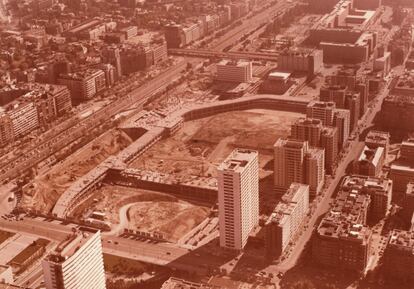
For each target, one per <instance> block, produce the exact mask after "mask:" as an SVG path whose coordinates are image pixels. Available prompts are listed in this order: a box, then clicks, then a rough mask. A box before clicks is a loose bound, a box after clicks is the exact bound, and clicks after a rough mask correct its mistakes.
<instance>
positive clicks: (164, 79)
mask: <svg viewBox="0 0 414 289" xmlns="http://www.w3.org/2000/svg"><path fill="white" fill-rule="evenodd" d="M290 5H292V3H287V2H285V1H279V2H278V3H276V4H275V5H273V6H271V7H269V8H268V9H265V10H264V11H262V12H259V13H258V14H256V15H254V16H252V17H251V18H247V19H244V21H243V22H242V24H241V25H240V26H237V27H236V28H234V29H232V30H230V31H228V32H227V33H225V34H224V35H223V36H221V37H219V38H217V39H215V41H214V42H213V43H212V44H211V46H210V48H211V49H212V50H216V51H221V50H223V49H224V48H226V47H227V46H229V45H231V44H233V43H235V42H236V41H238V40H239V39H240V38H241V37H242V36H243V35H244V34H245V33H248V32H250V31H253V30H254V29H256V28H257V27H259V26H260V25H263V24H266V23H268V22H269V21H270V20H271V19H272V18H273V17H274V16H275V15H276V14H277V13H278V12H279V11H281V10H283V9H286V8H287V7H289V6H290ZM189 61H190V60H182V61H180V62H179V63H178V64H176V65H174V66H172V67H170V68H168V69H167V70H165V71H164V72H162V73H161V74H160V75H158V76H157V77H155V78H154V79H152V80H150V81H148V82H146V83H145V84H144V85H142V86H139V87H137V88H135V89H133V90H132V91H131V92H130V93H129V94H128V95H125V96H124V97H122V98H121V99H117V100H115V101H114V102H112V103H111V104H109V105H107V106H105V107H104V108H102V109H100V110H99V111H97V112H95V113H93V114H91V115H90V116H88V117H86V118H85V119H82V120H81V121H79V122H78V121H71V120H67V121H66V125H67V129H66V127H65V129H63V130H62V131H61V132H60V133H58V134H57V135H54V136H52V137H50V138H46V139H44V141H43V142H41V143H38V144H37V145H36V147H32V148H31V149H30V150H28V151H25V153H24V154H22V155H20V156H19V157H17V158H15V159H14V160H13V161H10V162H8V163H6V164H5V165H3V166H2V167H0V182H3V181H5V180H12V179H14V178H16V177H18V176H19V175H21V174H22V173H23V172H25V171H27V170H28V169H31V168H32V167H34V166H35V165H37V164H38V163H39V162H41V161H43V160H45V159H47V158H48V157H49V156H51V155H53V154H54V153H56V152H58V151H60V150H61V149H62V148H64V147H66V146H67V145H69V144H70V143H72V142H74V141H76V140H77V139H79V138H80V137H82V136H85V135H88V133H90V132H91V131H92V130H93V129H94V128H96V127H98V126H99V125H101V124H103V123H105V122H108V121H110V120H111V117H113V116H114V115H116V114H118V113H119V112H121V111H123V110H126V109H128V108H130V107H131V106H132V105H134V106H138V105H140V104H142V103H144V102H145V101H146V99H147V98H148V97H150V96H151V95H153V94H155V93H156V92H158V91H161V90H163V89H165V88H166V87H167V86H168V84H170V83H172V82H173V81H174V80H175V79H176V78H177V77H179V75H180V73H181V72H182V71H184V70H185V69H186V67H187V63H188V62H189ZM190 62H191V63H192V64H193V65H196V64H199V63H201V62H202V60H194V59H192V60H191V61H190Z"/></svg>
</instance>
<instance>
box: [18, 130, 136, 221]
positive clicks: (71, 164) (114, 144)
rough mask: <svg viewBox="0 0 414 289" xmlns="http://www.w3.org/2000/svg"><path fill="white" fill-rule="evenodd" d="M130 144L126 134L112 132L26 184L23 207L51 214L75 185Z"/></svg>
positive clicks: (118, 131) (117, 131) (116, 131)
mask: <svg viewBox="0 0 414 289" xmlns="http://www.w3.org/2000/svg"><path fill="white" fill-rule="evenodd" d="M131 142H132V140H131V139H130V138H129V137H128V135H127V134H125V133H124V132H123V131H121V130H109V131H108V132H106V133H104V134H103V135H101V136H99V137H98V138H96V139H95V140H94V141H92V142H90V143H89V144H88V145H86V146H85V147H83V148H82V149H80V150H78V151H77V152H76V153H74V154H73V155H71V156H70V157H68V158H67V159H65V160H64V161H62V162H60V163H58V164H56V165H55V166H53V167H52V168H51V169H50V170H48V171H46V172H45V173H43V174H42V175H39V176H37V177H36V178H35V179H34V180H33V182H31V183H29V184H27V185H26V186H25V188H24V190H23V198H22V201H21V205H22V207H23V208H27V209H34V210H38V211H41V212H44V213H47V212H49V211H50V210H51V209H52V208H53V206H54V205H55V203H56V201H57V200H58V198H59V197H60V196H61V195H62V194H63V192H64V191H65V190H66V189H67V188H69V186H70V185H71V184H72V183H73V182H75V181H76V180H77V179H78V178H79V177H81V176H83V175H85V174H86V173H87V172H89V171H90V170H92V169H93V168H94V167H96V166H97V165H98V164H99V163H101V162H102V161H103V160H105V159H106V158H107V157H108V156H110V155H114V154H117V153H118V152H119V151H121V150H122V149H124V148H125V147H127V146H128V145H129V144H131Z"/></svg>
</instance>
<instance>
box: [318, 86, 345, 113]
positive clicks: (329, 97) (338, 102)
mask: <svg viewBox="0 0 414 289" xmlns="http://www.w3.org/2000/svg"><path fill="white" fill-rule="evenodd" d="M347 91H348V89H347V87H346V86H339V85H326V84H325V85H324V86H322V87H321V90H320V94H319V100H321V101H325V102H330V101H332V102H335V106H336V107H337V108H345V95H346V93H347Z"/></svg>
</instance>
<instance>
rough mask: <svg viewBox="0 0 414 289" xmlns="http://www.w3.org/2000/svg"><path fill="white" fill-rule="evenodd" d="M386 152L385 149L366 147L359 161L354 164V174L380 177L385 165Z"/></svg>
mask: <svg viewBox="0 0 414 289" xmlns="http://www.w3.org/2000/svg"><path fill="white" fill-rule="evenodd" d="M384 160H385V152H384V148H383V147H377V148H375V149H370V148H369V147H367V146H365V147H364V149H363V151H362V152H361V154H360V156H359V158H358V160H357V161H355V162H354V173H355V174H357V175H364V176H371V177H378V176H380V174H381V169H382V166H383V165H384Z"/></svg>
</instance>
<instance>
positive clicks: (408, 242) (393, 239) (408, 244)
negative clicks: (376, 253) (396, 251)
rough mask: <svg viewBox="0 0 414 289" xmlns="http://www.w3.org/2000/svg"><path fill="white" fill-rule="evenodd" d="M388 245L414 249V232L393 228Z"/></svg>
mask: <svg viewBox="0 0 414 289" xmlns="http://www.w3.org/2000/svg"><path fill="white" fill-rule="evenodd" d="M388 245H391V246H392V247H394V248H395V247H397V248H400V249H408V250H414V232H410V231H403V230H393V231H391V234H390V238H389V240H388Z"/></svg>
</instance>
